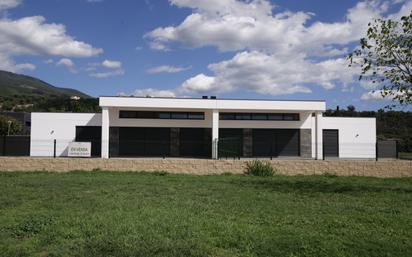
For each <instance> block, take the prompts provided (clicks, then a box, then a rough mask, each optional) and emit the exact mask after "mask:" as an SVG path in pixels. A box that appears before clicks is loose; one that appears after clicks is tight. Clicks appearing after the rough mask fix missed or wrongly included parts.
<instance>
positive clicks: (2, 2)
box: [0, 0, 21, 11]
mask: <svg viewBox="0 0 412 257" xmlns="http://www.w3.org/2000/svg"><path fill="white" fill-rule="evenodd" d="M20 4H21V0H0V11H1V10H6V9H11V8H14V7H17V6H18V5H20Z"/></svg>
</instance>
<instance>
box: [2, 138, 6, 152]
mask: <svg viewBox="0 0 412 257" xmlns="http://www.w3.org/2000/svg"><path fill="white" fill-rule="evenodd" d="M3 156H6V135H4V136H3Z"/></svg>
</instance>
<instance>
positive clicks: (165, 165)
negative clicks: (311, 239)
mask: <svg viewBox="0 0 412 257" xmlns="http://www.w3.org/2000/svg"><path fill="white" fill-rule="evenodd" d="M245 162H246V161H245V160H199V159H70V158H56V159H53V158H31V157H0V171H55V172H67V171H73V170H85V171H92V170H96V169H100V170H109V171H167V172H170V173H190V174H202V175H205V174H220V173H225V172H230V173H242V172H243V169H244V166H245ZM270 162H271V163H272V165H273V166H274V167H275V168H276V169H277V170H278V171H279V173H281V174H285V175H298V174H303V175H313V174H325V173H331V174H336V175H342V176H352V175H353V176H374V177H410V176H412V162H411V161H400V160H392V161H378V162H376V161H352V160H330V161H316V160H272V161H270Z"/></svg>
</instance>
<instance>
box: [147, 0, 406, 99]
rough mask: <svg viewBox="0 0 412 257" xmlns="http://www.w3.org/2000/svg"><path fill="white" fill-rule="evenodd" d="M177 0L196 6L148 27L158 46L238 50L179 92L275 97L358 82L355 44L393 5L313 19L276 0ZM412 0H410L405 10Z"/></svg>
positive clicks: (376, 2)
mask: <svg viewBox="0 0 412 257" xmlns="http://www.w3.org/2000/svg"><path fill="white" fill-rule="evenodd" d="M170 2H171V4H173V5H175V6H177V7H180V8H190V9H192V13H191V14H190V15H188V16H187V17H186V18H185V19H184V21H183V22H181V23H180V24H178V25H176V26H167V27H160V28H156V29H154V30H153V31H151V32H149V33H147V34H146V35H145V38H147V39H148V40H149V45H150V47H151V48H152V49H155V50H168V49H169V46H170V45H171V43H179V44H181V45H183V46H185V47H188V48H198V47H204V46H214V47H217V48H218V49H219V50H220V51H229V52H233V51H234V52H237V53H236V54H235V55H234V57H232V58H231V59H229V60H226V61H221V62H218V63H214V64H210V65H209V66H208V68H209V70H210V71H211V74H210V75H209V74H203V73H202V74H198V75H195V76H194V77H192V78H189V79H187V80H186V81H185V82H183V83H182V85H181V86H180V87H179V88H178V90H179V91H182V92H185V93H189V94H190V93H200V92H206V91H213V92H231V91H235V90H249V91H254V92H259V93H262V94H271V95H279V94H293V93H309V92H311V90H310V88H309V87H308V86H309V85H314V86H315V85H317V86H320V87H322V88H324V89H331V88H334V87H336V86H337V85H342V86H343V88H344V89H345V88H347V87H348V86H349V84H350V83H353V82H356V81H357V78H358V73H359V70H358V69H356V68H355V69H354V68H348V67H347V66H348V63H347V61H346V59H345V57H344V55H345V54H346V53H347V52H348V50H349V47H348V44H349V43H353V42H356V41H358V40H359V39H360V38H361V37H362V36H364V35H365V33H366V29H367V24H368V22H370V21H371V20H372V19H373V18H376V17H382V16H384V15H386V13H387V11H388V10H389V9H390V8H389V7H390V4H389V3H390V2H388V1H383V0H371V1H362V2H359V3H357V4H356V5H355V6H354V7H353V8H350V9H349V10H348V11H347V14H346V16H345V17H344V19H343V20H342V21H340V22H333V23H328V22H320V21H317V22H313V23H311V24H309V25H308V21H309V20H310V19H314V18H313V17H314V14H312V13H305V12H278V13H275V12H274V10H276V8H275V6H273V5H272V4H271V3H270V2H269V1H267V0H251V1H237V0H211V1H197V0H171V1H170ZM411 3H412V1H410V0H409V1H407V2H405V3H404V4H403V7H402V8H401V10H400V11H399V13H401V12H404V10H405V8H407V7H405V6H409V5H411ZM409 10H410V9H409ZM399 13H398V14H399ZM393 15H396V14H393ZM239 51H240V52H239Z"/></svg>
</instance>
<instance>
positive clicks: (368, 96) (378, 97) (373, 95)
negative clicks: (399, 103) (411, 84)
mask: <svg viewBox="0 0 412 257" xmlns="http://www.w3.org/2000/svg"><path fill="white" fill-rule="evenodd" d="M382 92H383V91H382V90H374V91H370V92H366V93H364V94H362V95H361V97H360V99H361V100H362V101H390V100H392V99H393V98H394V97H395V96H404V94H403V93H401V92H398V91H396V90H392V91H391V92H392V93H391V94H390V95H386V96H385V97H383V95H382ZM411 93H412V92H411Z"/></svg>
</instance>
